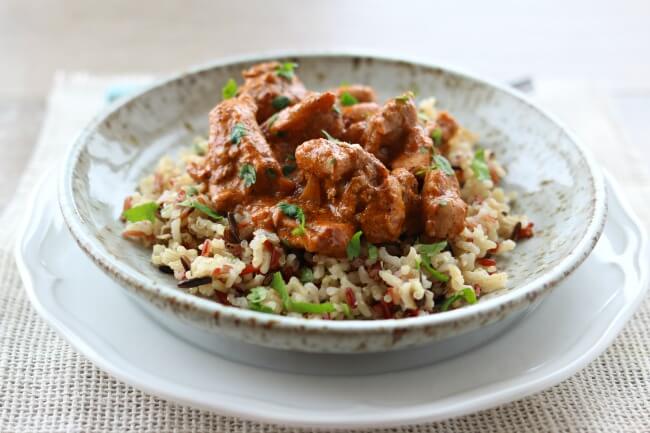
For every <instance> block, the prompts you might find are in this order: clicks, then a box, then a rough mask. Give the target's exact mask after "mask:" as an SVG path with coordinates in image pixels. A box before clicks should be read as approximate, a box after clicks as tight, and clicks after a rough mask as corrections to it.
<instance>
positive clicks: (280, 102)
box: [271, 95, 291, 110]
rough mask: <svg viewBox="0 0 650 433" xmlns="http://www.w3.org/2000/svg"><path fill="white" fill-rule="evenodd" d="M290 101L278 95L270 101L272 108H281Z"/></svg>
mask: <svg viewBox="0 0 650 433" xmlns="http://www.w3.org/2000/svg"><path fill="white" fill-rule="evenodd" d="M290 102H291V101H290V100H289V98H287V97H286V96H283V95H280V96H276V97H275V98H273V101H271V105H273V108H275V109H276V110H282V109H283V108H285V107H287V106H288V105H289V103H290Z"/></svg>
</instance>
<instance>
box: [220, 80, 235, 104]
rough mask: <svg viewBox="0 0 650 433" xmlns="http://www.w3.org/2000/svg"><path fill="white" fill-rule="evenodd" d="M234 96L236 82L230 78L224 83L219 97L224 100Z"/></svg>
mask: <svg viewBox="0 0 650 433" xmlns="http://www.w3.org/2000/svg"><path fill="white" fill-rule="evenodd" d="M236 94H237V82H236V81H235V80H234V79H232V78H231V79H229V80H228V81H226V84H225V85H224V86H223V87H222V88H221V97H222V98H223V99H224V100H225V99H230V98H233V97H235V95H236Z"/></svg>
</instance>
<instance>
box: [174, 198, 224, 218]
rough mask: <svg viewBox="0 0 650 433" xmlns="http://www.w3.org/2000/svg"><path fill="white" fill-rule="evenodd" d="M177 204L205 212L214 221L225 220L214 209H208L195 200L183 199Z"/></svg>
mask: <svg viewBox="0 0 650 433" xmlns="http://www.w3.org/2000/svg"><path fill="white" fill-rule="evenodd" d="M178 205H179V206H183V207H191V208H194V209H196V210H198V211H200V212H203V213H204V214H206V215H207V216H209V217H210V218H212V219H213V220H215V221H225V220H226V219H225V218H224V217H222V216H221V215H219V214H218V213H216V212H215V211H213V210H212V209H210V208H209V207H208V206H206V205H204V204H203V203H199V202H198V201H196V200H189V199H188V200H185V201H182V202H180V203H178Z"/></svg>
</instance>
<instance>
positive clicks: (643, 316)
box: [0, 75, 650, 433]
mask: <svg viewBox="0 0 650 433" xmlns="http://www.w3.org/2000/svg"><path fill="white" fill-rule="evenodd" d="M113 82H114V79H99V78H92V77H88V76H81V75H69V76H66V75H59V76H58V77H57V79H56V80H55V86H54V88H53V91H52V94H51V96H50V99H49V107H48V115H47V118H46V121H45V125H44V128H43V131H42V134H41V137H40V141H39V144H38V146H37V148H36V151H35V153H34V156H33V159H32V161H31V163H30V164H29V167H28V169H27V170H26V172H25V173H24V177H23V179H22V182H21V184H20V187H19V190H18V192H17V193H16V195H15V199H14V200H13V202H12V203H10V204H9V205H8V206H7V208H6V210H5V213H4V214H3V215H2V216H1V217H0V431H2V432H12V433H13V432H124V431H138V432H167V431H175V432H207V431H217V432H222V431H223V432H230V431H233V432H250V431H254V432H258V431H259V432H272V431H300V430H298V429H285V428H282V427H278V426H272V425H263V424H258V423H254V422H248V421H242V420H238V419H233V418H228V417H223V416H219V415H217V414H214V413H210V412H206V411H201V410H195V409H192V408H189V407H186V406H182V405H178V404H175V403H173V402H168V401H165V400H161V399H159V398H157V397H154V396H152V395H149V394H146V393H143V392H141V391H138V390H137V389H134V388H132V387H131V386H129V385H126V384H124V383H121V382H118V381H116V380H115V379H113V378H112V377H110V376H109V375H107V374H105V373H103V372H102V371H100V370H99V369H97V368H96V367H94V366H93V365H92V364H91V363H90V362H88V361H87V360H85V359H84V358H82V357H81V356H80V355H78V354H77V353H75V351H74V350H73V349H72V348H71V347H70V346H69V345H68V344H67V343H66V342H65V341H64V340H63V339H62V338H61V337H59V336H58V335H57V334H56V333H55V332H54V331H52V330H51V329H50V328H49V327H48V325H47V324H46V323H45V322H44V321H43V320H41V319H40V317H39V316H37V314H36V313H35V312H34V310H33V309H32V308H31V306H30V304H29V302H28V300H27V297H26V294H25V292H24V290H23V287H22V283H21V281H20V278H19V276H18V272H17V270H16V266H15V263H14V259H13V256H12V245H13V243H14V241H15V239H14V229H15V227H16V224H17V222H18V221H19V220H20V219H21V218H23V217H24V215H23V211H24V205H25V200H26V198H27V196H28V195H29V192H30V190H31V188H32V187H33V185H34V183H35V182H36V181H37V179H38V178H39V175H40V173H42V172H43V170H44V169H45V168H46V167H50V166H51V165H52V164H55V163H56V161H57V160H58V159H59V158H60V155H61V153H62V149H64V148H65V147H66V145H67V144H68V143H69V141H70V139H71V137H73V136H74V134H75V133H76V131H77V130H78V128H79V127H80V126H82V125H83V124H84V122H86V121H87V120H88V119H89V118H90V117H92V115H93V113H95V112H96V111H97V110H98V109H99V108H100V107H101V106H102V105H103V103H104V96H105V89H106V86H107V84H109V83H113ZM540 93H541V99H542V100H543V102H544V103H546V104H547V105H553V107H554V108H555V110H556V111H557V112H559V114H560V116H561V117H564V118H565V120H566V121H567V122H569V123H571V125H572V126H573V127H574V128H575V129H577V130H578V133H579V135H582V136H583V137H584V138H585V139H586V140H588V142H589V143H592V144H593V147H594V151H595V153H596V154H597V156H598V158H599V159H600V160H601V162H602V163H603V164H604V165H606V166H607V167H608V169H609V170H610V172H612V173H613V174H614V175H615V176H616V177H617V178H618V179H619V181H620V182H621V183H622V184H623V187H624V189H625V190H626V191H627V193H628V194H634V196H635V197H636V199H635V200H634V203H635V206H636V209H637V212H638V213H639V214H640V216H641V217H642V219H643V220H644V221H650V205H648V203H650V193H649V191H650V175H649V174H648V171H647V167H646V165H647V163H646V162H644V161H645V160H646V159H645V158H642V156H643V155H642V154H641V145H638V146H637V147H634V146H631V145H630V144H626V145H622V144H621V142H620V140H619V138H620V137H619V133H618V132H617V130H616V129H615V128H614V127H613V126H612V124H611V122H610V121H609V120H608V119H609V116H608V115H607V114H606V111H605V110H606V106H605V104H603V100H602V99H600V98H598V97H597V96H596V95H595V94H594V93H593V92H590V91H587V90H585V89H582V88H578V87H576V86H575V85H573V84H572V85H569V86H562V85H550V86H546V87H545V86H542V88H541V92H540ZM1 176H2V174H1V173H0V181H1V180H2V178H1ZM646 224H647V223H646ZM332 416H336V414H332ZM387 431H391V432H458V433H460V432H463V433H465V432H513V433H515V432H516V433H520V432H565V431H566V432H607V433H609V432H650V301H649V300H648V299H646V300H645V302H644V303H643V305H642V306H641V308H640V310H639V311H638V312H637V313H636V315H635V316H634V318H633V319H632V320H631V322H630V323H629V324H628V325H627V326H626V327H625V329H624V330H623V333H622V334H621V335H620V336H619V337H618V338H617V339H616V341H615V342H614V344H613V345H612V347H611V348H609V350H607V352H606V353H604V354H603V355H602V356H600V357H599V358H598V359H597V360H595V361H594V362H593V363H592V364H591V365H590V366H589V367H587V368H586V369H584V370H583V371H581V372H580V373H578V374H576V375H575V376H574V377H572V378H570V379H568V380H566V381H564V382H563V383H561V384H559V385H557V386H555V387H553V388H551V389H549V390H547V391H544V392H541V393H539V394H536V395H533V396H531V397H528V398H525V399H523V400H520V401H517V402H514V403H510V404H507V405H504V406H501V407H498V408H495V409H492V410H486V411H483V412H480V413H476V414H473V415H469V416H464V417H460V418H457V419H452V420H449V421H445V422H441V423H435V424H428V425H421V426H415V427H404V428H396V429H390V430H387Z"/></svg>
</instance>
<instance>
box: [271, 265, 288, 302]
mask: <svg viewBox="0 0 650 433" xmlns="http://www.w3.org/2000/svg"><path fill="white" fill-rule="evenodd" d="M271 287H273V289H274V290H275V291H276V292H278V295H280V299H282V305H284V309H285V310H287V311H289V304H290V303H291V300H290V299H289V292H288V291H287V286H286V285H285V284H284V280H283V279H282V274H281V273H280V272H276V273H274V274H273V280H271Z"/></svg>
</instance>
